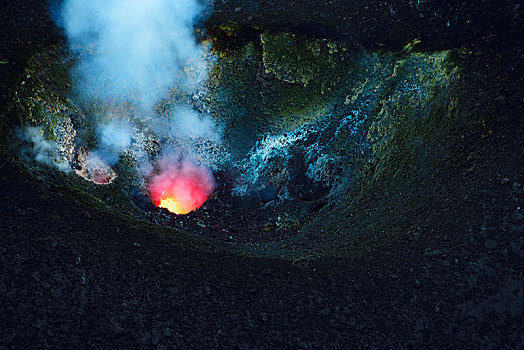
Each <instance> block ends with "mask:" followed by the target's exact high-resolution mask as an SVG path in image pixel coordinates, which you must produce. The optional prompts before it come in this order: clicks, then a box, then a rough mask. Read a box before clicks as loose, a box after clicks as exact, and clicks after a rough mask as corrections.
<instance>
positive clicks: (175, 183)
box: [148, 160, 215, 214]
mask: <svg viewBox="0 0 524 350" xmlns="http://www.w3.org/2000/svg"><path fill="white" fill-rule="evenodd" d="M159 168H160V169H159V172H158V173H157V174H154V175H153V176H152V177H151V178H150V179H149V188H148V190H149V196H150V197H151V200H152V201H153V204H155V205H156V206H157V207H161V208H166V209H167V210H169V211H170V212H172V213H175V214H187V213H189V212H191V211H193V210H195V209H197V208H199V207H200V206H201V205H202V204H203V203H204V202H205V201H206V200H207V198H208V197H209V196H210V195H211V193H212V192H213V190H214V188H215V180H214V179H213V175H212V174H211V171H210V170H209V169H207V168H204V167H201V166H197V165H194V164H192V163H190V162H188V161H182V162H174V163H170V162H169V161H166V160H164V161H161V162H160V166H159Z"/></svg>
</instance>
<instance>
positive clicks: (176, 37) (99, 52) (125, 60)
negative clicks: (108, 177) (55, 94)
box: [57, 0, 220, 173]
mask: <svg viewBox="0 0 524 350" xmlns="http://www.w3.org/2000/svg"><path fill="white" fill-rule="evenodd" d="M205 3H208V5H204V4H205ZM209 3H210V1H208V0H201V1H199V0H146V1H144V0H89V1H86V0H64V2H63V4H62V6H61V7H59V11H58V12H59V16H58V17H59V18H58V20H57V23H59V25H61V26H62V27H63V28H64V31H65V34H66V36H67V39H68V42H69V44H70V48H71V49H72V50H73V52H75V53H76V54H77V58H78V59H77V66H76V68H75V69H74V71H73V72H72V74H73V78H74V81H75V85H76V86H75V88H76V91H77V93H78V94H79V96H80V97H81V98H82V99H85V101H87V104H88V105H89V103H90V101H96V104H98V103H100V102H102V103H103V104H107V105H108V106H110V107H109V108H108V109H111V112H110V113H107V114H105V115H104V114H102V115H100V116H99V117H98V119H99V120H98V123H99V125H98V126H97V131H98V134H97V136H98V147H97V149H95V150H92V151H91V153H93V154H95V155H96V156H97V157H98V158H100V159H102V160H103V161H105V162H106V163H107V164H108V165H113V164H115V163H116V162H117V161H118V156H119V154H121V153H122V152H125V151H127V150H131V151H133V148H135V150H134V151H136V152H135V154H143V153H144V152H141V151H138V150H136V148H139V147H142V146H141V145H143V143H140V142H133V141H132V140H133V138H134V137H135V136H136V137H137V138H139V137H138V136H137V135H136V134H134V132H133V128H132V127H131V125H130V124H129V122H123V120H127V121H130V120H132V119H133V118H139V119H140V120H141V122H142V124H144V125H145V127H146V128H148V129H149V130H152V131H154V132H155V133H156V134H157V135H158V136H159V137H162V138H164V139H178V143H179V144H182V143H183V142H182V141H183V140H187V139H194V138H200V139H203V140H209V141H213V142H215V143H218V142H219V141H220V132H219V129H218V128H217V127H216V125H215V123H214V121H213V120H212V119H211V118H210V117H209V116H208V115H205V114H204V115H203V114H199V113H198V112H196V111H195V110H194V109H193V108H192V107H191V106H188V105H184V106H174V107H173V105H171V110H170V112H169V113H168V114H167V116H166V115H163V116H157V115H156V114H158V112H157V111H156V110H155V106H156V105H157V104H158V103H159V102H161V101H162V100H163V99H165V98H168V96H169V91H170V89H175V90H176V91H181V92H183V93H185V94H189V95H191V96H193V99H194V96H201V95H202V91H203V90H204V84H203V82H204V81H205V79H206V78H207V74H208V68H209V67H208V66H209V64H210V63H209V60H206V59H205V58H204V57H205V55H204V50H203V49H202V46H201V45H199V44H198V43H197V40H196V38H195V31H194V26H195V23H196V21H198V20H202V19H203V15H202V14H203V12H204V11H206V10H208V9H209V7H210V6H211V5H209ZM162 147H164V145H162ZM190 148H191V147H190ZM139 163H140V164H139V167H140V168H141V171H142V172H143V173H148V172H149V171H150V169H151V165H150V164H148V161H147V159H144V160H140V161H139Z"/></svg>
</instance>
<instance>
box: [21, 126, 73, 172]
mask: <svg viewBox="0 0 524 350" xmlns="http://www.w3.org/2000/svg"><path fill="white" fill-rule="evenodd" d="M16 134H17V137H18V139H20V140H21V141H23V142H24V143H26V144H25V145H23V146H22V156H23V157H27V158H29V159H35V160H36V161H37V162H39V163H43V164H46V165H48V166H50V167H54V168H56V169H58V170H61V171H63V172H66V173H69V172H71V170H72V169H71V166H70V165H69V162H68V161H67V159H65V157H63V156H62V155H61V152H60V151H61V150H60V146H59V145H58V143H56V142H53V141H48V140H46V139H45V137H44V133H43V131H42V130H41V129H39V128H37V127H31V126H29V127H25V128H22V129H18V130H17V132H16Z"/></svg>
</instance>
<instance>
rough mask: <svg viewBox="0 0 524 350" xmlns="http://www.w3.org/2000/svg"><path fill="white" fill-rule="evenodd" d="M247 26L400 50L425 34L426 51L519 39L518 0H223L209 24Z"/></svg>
mask: <svg viewBox="0 0 524 350" xmlns="http://www.w3.org/2000/svg"><path fill="white" fill-rule="evenodd" d="M228 21H233V22H235V23H237V24H239V25H241V26H243V27H251V26H255V27H258V28H263V29H277V30H282V31H288V32H294V33H296V34H305V35H309V36H319V37H327V38H339V39H343V40H346V41H348V42H351V43H353V44H354V45H358V46H363V47H365V48H367V49H380V48H392V49H400V48H402V47H403V46H404V45H406V44H407V43H408V42H411V41H412V40H413V39H420V40H421V41H422V42H421V44H420V47H421V48H422V49H425V50H441V49H448V48H453V47H461V46H476V47H483V46H486V45H498V44H500V42H501V41H515V40H520V38H521V37H520V34H522V28H523V15H522V9H521V6H520V1H518V0H506V1H497V0H486V1H473V0H468V1H452V0H444V1H442V0H440V1H438V0H425V1H408V0H392V1H383V0H353V1H348V0H331V1H325V0H313V1H308V0H278V1H273V0H250V1H245V0H222V1H215V9H214V12H213V14H212V15H211V16H210V18H209V19H208V21H207V24H208V26H214V25H219V24H221V23H224V22H228Z"/></svg>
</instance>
